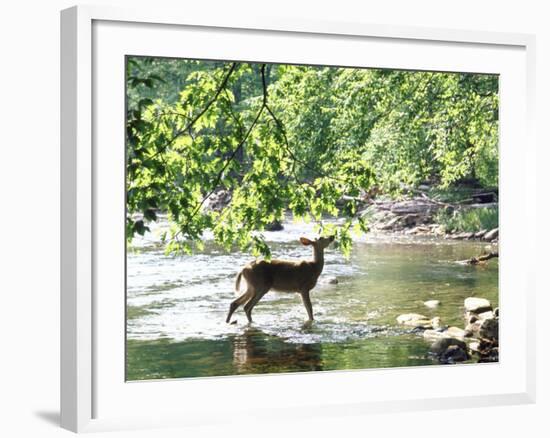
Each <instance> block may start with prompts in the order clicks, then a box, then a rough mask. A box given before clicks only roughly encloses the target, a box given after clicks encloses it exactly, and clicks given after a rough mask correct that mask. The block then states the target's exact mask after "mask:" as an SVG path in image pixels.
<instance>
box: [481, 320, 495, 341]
mask: <svg viewBox="0 0 550 438" xmlns="http://www.w3.org/2000/svg"><path fill="white" fill-rule="evenodd" d="M479 335H480V337H481V338H485V339H491V340H498V320H497V319H485V320H483V321H482V323H481V326H480V327H479Z"/></svg>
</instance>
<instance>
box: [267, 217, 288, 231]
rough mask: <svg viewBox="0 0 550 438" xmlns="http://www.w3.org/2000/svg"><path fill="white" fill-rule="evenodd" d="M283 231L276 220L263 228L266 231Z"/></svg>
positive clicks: (281, 225)
mask: <svg viewBox="0 0 550 438" xmlns="http://www.w3.org/2000/svg"><path fill="white" fill-rule="evenodd" d="M283 229H284V227H283V224H282V223H281V222H279V221H278V220H274V221H273V222H271V223H269V224H267V225H266V226H265V230H266V231H282V230H283Z"/></svg>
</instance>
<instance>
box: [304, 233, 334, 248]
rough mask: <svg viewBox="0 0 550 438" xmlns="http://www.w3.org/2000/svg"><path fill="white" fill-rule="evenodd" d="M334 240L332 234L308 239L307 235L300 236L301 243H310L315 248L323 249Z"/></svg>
mask: <svg viewBox="0 0 550 438" xmlns="http://www.w3.org/2000/svg"><path fill="white" fill-rule="evenodd" d="M333 241H334V236H329V237H319V238H318V239H315V240H309V239H308V238H307V237H300V242H301V243H302V245H311V246H313V247H314V248H315V249H316V250H323V249H325V248H326V247H327V246H329V245H330V244H331V243H332V242H333Z"/></svg>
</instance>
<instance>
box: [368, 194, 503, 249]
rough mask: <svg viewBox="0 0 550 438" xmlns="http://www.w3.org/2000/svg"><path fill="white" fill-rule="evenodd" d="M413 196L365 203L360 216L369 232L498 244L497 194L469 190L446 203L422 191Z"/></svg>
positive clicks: (387, 198)
mask: <svg viewBox="0 0 550 438" xmlns="http://www.w3.org/2000/svg"><path fill="white" fill-rule="evenodd" d="M416 193H417V194H409V195H404V196H402V197H400V198H398V199H392V198H390V197H382V198H376V199H370V200H368V201H367V202H365V205H364V208H363V209H362V210H361V213H360V214H361V215H362V216H363V217H364V218H366V219H367V221H368V224H369V228H370V230H371V232H375V233H389V234H405V235H418V236H436V237H441V238H444V239H455V240H479V241H483V242H488V243H494V244H497V243H498V236H499V231H498V202H496V199H497V195H496V194H494V193H492V192H489V193H487V192H483V193H479V192H476V191H470V192H469V194H468V195H467V196H465V195H463V198H462V199H460V200H454V199H452V198H453V197H456V195H454V196H450V197H451V200H445V197H442V196H440V197H438V198H439V199H437V198H435V197H431V196H428V195H427V194H426V193H425V192H420V194H418V191H417V192H416ZM462 193H463V192H462ZM441 198H443V199H441ZM481 201H483V202H481Z"/></svg>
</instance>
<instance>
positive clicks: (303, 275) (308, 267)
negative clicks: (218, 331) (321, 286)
mask: <svg viewBox="0 0 550 438" xmlns="http://www.w3.org/2000/svg"><path fill="white" fill-rule="evenodd" d="M333 241H334V236H330V237H319V238H318V239H315V240H310V239H308V238H306V237H300V243H301V244H302V245H306V246H311V247H312V248H313V260H299V261H291V260H277V259H275V260H270V261H268V260H260V261H252V262H250V263H248V264H247V265H245V266H244V267H243V268H242V270H241V271H240V272H239V273H238V274H237V277H236V278H235V291H236V292H237V293H239V292H240V286H241V279H242V278H243V277H244V279H245V280H246V284H247V288H246V291H245V292H244V293H243V294H242V295H240V296H239V297H238V298H237V299H235V300H234V301H232V302H231V304H230V305H229V313H228V314H227V318H226V320H225V322H226V323H229V322H230V321H231V316H232V315H233V313H234V312H235V311H236V310H237V309H238V308H239V306H241V305H243V304H244V312H245V313H246V318H247V319H248V322H249V323H252V309H254V306H255V305H256V304H258V302H259V301H260V300H261V299H262V297H263V296H264V295H265V294H266V293H267V292H269V291H270V290H274V291H278V292H297V293H299V294H300V296H301V297H302V302H303V304H304V306H305V308H306V311H307V315H308V323H311V322H312V321H313V308H312V306H311V299H310V296H309V292H310V291H311V289H313V288H314V287H315V285H316V284H317V279H318V278H319V275H321V272H322V271H323V266H324V250H325V248H326V247H328V246H329V245H330V244H331V243H332V242H333Z"/></svg>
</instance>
